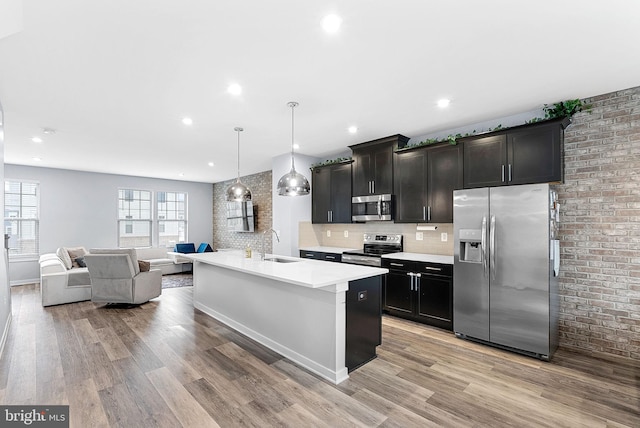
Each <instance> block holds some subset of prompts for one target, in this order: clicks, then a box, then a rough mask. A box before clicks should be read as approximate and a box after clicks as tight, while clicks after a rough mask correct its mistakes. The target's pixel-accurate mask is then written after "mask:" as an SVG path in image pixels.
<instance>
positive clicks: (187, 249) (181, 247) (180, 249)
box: [173, 243, 196, 254]
mask: <svg viewBox="0 0 640 428" xmlns="http://www.w3.org/2000/svg"><path fill="white" fill-rule="evenodd" d="M173 250H174V251H175V252H176V253H183V254H188V253H195V252H196V246H195V245H194V244H193V243H188V244H176V247H175V248H174V249H173Z"/></svg>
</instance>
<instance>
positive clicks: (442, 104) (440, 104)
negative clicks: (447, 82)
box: [438, 98, 451, 108]
mask: <svg viewBox="0 0 640 428" xmlns="http://www.w3.org/2000/svg"><path fill="white" fill-rule="evenodd" d="M450 103H451V100H449V99H447V98H442V99H441V100H438V107H440V108H447V107H449V104H450Z"/></svg>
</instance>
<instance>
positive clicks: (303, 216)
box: [271, 153, 318, 257]
mask: <svg viewBox="0 0 640 428" xmlns="http://www.w3.org/2000/svg"><path fill="white" fill-rule="evenodd" d="M316 162H318V158H314V157H310V156H304V155H300V154H296V155H295V166H296V171H298V172H299V173H300V174H302V175H304V176H305V177H307V180H309V181H311V171H309V168H310V167H311V165H312V164H314V163H316ZM271 166H272V168H271V170H272V182H273V193H272V195H273V196H272V199H273V201H272V209H273V221H272V224H273V229H274V230H275V231H277V232H278V236H279V237H280V242H277V240H276V239H273V247H272V248H273V250H272V251H273V254H279V255H282V256H294V257H298V256H299V255H300V254H299V250H298V223H299V222H301V221H311V194H309V195H307V196H280V195H278V181H279V180H280V177H282V176H283V175H285V174H286V173H288V172H289V171H290V170H291V153H287V154H284V155H281V156H276V157H274V158H273V159H272V164H271ZM311 184H312V185H311V193H313V183H311Z"/></svg>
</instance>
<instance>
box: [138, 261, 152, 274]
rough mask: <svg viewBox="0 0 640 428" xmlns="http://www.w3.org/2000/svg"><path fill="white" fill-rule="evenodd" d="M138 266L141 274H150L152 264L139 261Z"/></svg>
mask: <svg viewBox="0 0 640 428" xmlns="http://www.w3.org/2000/svg"><path fill="white" fill-rule="evenodd" d="M138 266H140V272H149V269H151V263H150V262H147V261H144V260H138Z"/></svg>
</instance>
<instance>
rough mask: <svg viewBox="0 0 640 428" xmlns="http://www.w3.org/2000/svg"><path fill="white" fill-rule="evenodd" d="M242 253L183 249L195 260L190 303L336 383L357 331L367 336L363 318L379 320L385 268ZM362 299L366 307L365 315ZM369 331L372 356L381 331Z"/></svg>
mask: <svg viewBox="0 0 640 428" xmlns="http://www.w3.org/2000/svg"><path fill="white" fill-rule="evenodd" d="M243 255H244V253H243V252H241V251H232V252H215V253H201V254H187V255H185V256H186V257H189V258H190V259H191V260H193V262H194V263H193V285H194V292H193V304H194V307H195V308H197V309H200V310H201V311H203V312H204V313H206V314H207V315H209V316H211V317H213V318H215V319H217V320H219V321H221V322H223V323H224V324H226V325H228V326H230V327H232V328H234V329H235V330H237V331H239V332H241V333H243V334H245V335H247V336H249V337H250V338H252V339H254V340H256V341H257V342H259V343H261V344H263V345H265V346H267V347H268V348H270V349H272V350H274V351H276V352H278V353H279V354H281V355H283V356H285V357H287V358H289V359H290V360H292V361H294V362H296V363H297V364H299V365H301V366H303V367H305V368H306V369H308V370H310V371H312V372H314V373H316V374H318V375H320V376H321V377H323V378H325V379H327V380H329V381H331V382H333V383H336V384H337V383H340V382H342V381H343V380H345V379H347V378H348V369H347V367H348V364H347V360H348V359H349V357H350V356H352V354H353V353H354V352H355V353H356V354H357V353H360V352H361V349H362V346H361V345H360V344H357V345H355V347H354V345H353V343H357V342H358V340H357V339H358V338H357V337H356V338H355V339H356V340H355V341H354V340H353V338H354V335H355V336H358V335H359V334H363V335H365V336H366V335H367V334H369V336H370V335H371V331H368V330H369V329H368V328H367V327H366V326H368V325H371V322H372V321H373V322H376V321H377V325H378V326H379V325H380V316H381V314H380V311H379V309H377V308H379V307H380V292H379V289H380V284H381V282H382V280H381V278H382V277H381V275H384V274H385V273H387V272H388V270H387V269H382V268H374V267H368V266H356V265H348V264H340V263H326V262H322V261H316V260H303V259H299V258H294V257H282V256H269V255H268V256H267V258H269V257H272V258H275V260H271V261H267V260H264V261H263V260H260V257H259V256H258V257H253V258H244V257H243ZM349 290H351V291H349ZM348 295H349V301H350V302H351V303H350V305H351V306H350V309H349V310H347V306H348V304H347V300H348ZM363 305H368V306H363ZM363 307H368V309H367V310H366V311H365V312H366V313H367V315H365V316H364V317H363V316H362V313H363V310H362V309H361V308H363ZM372 308H373V309H375V310H374V312H373V314H372V312H371V311H372ZM347 312H349V315H348V314H347ZM354 314H355V315H354ZM348 318H349V320H351V321H349V320H348ZM348 324H349V325H348ZM374 331H375V330H374ZM374 336H375V335H374ZM350 338H351V339H350ZM374 339H375V342H376V343H373V344H372V343H371V341H372V340H371V339H366V340H365V342H368V343H369V346H365V348H367V347H368V348H369V349H371V346H373V357H375V345H377V344H379V334H378V335H377V336H375V337H374ZM350 343H351V345H350ZM373 357H371V358H373ZM366 361H367V360H366V359H364V360H362V362H361V363H360V364H362V363H364V362H366ZM352 366H353V365H352ZM352 366H351V367H352Z"/></svg>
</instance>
